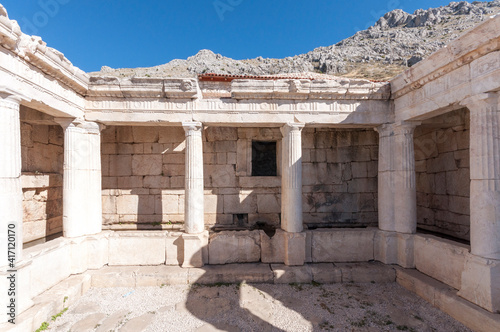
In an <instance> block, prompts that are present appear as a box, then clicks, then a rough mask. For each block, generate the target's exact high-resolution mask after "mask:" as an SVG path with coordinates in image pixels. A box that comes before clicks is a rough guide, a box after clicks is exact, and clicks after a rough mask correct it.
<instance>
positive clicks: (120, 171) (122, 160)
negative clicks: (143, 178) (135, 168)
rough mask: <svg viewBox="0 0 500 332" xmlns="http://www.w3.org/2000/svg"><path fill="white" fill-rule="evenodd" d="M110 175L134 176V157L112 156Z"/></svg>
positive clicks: (110, 158) (110, 159) (110, 157)
mask: <svg viewBox="0 0 500 332" xmlns="http://www.w3.org/2000/svg"><path fill="white" fill-rule="evenodd" d="M109 173H110V174H111V175H112V176H130V175H132V156H131V155H110V156H109Z"/></svg>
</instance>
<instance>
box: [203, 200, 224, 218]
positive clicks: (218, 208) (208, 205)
mask: <svg viewBox="0 0 500 332" xmlns="http://www.w3.org/2000/svg"><path fill="white" fill-rule="evenodd" d="M203 204H204V205H205V208H204V212H205V213H223V212H224V195H206V194H205V196H204V198H203ZM205 221H206V220H205Z"/></svg>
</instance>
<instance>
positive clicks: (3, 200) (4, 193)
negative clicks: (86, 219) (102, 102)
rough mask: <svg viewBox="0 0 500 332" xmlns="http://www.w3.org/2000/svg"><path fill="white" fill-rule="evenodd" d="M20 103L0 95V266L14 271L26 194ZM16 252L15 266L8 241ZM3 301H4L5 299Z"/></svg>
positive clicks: (21, 245)
mask: <svg viewBox="0 0 500 332" xmlns="http://www.w3.org/2000/svg"><path fill="white" fill-rule="evenodd" d="M20 102H21V100H20V99H19V98H17V97H16V96H14V95H7V94H2V93H0V148H1V149H2V153H0V227H1V229H0V234H1V235H2V238H1V239H0V242H1V246H2V247H1V250H2V255H3V256H2V261H1V262H0V266H1V267H3V266H8V267H9V268H11V269H12V268H13V267H14V266H16V263H17V262H19V261H20V260H21V258H22V249H23V208H22V202H23V196H22V195H23V193H22V187H21V165H22V164H21V122H20V120H19V107H20ZM9 238H10V239H11V240H14V241H12V242H11V241H9V242H11V243H12V245H14V244H15V249H13V248H12V247H10V249H9V250H11V251H13V252H14V253H15V261H14V262H13V263H14V266H9V263H12V261H8V260H7V258H8V257H7V253H8V251H7V250H8V249H7V240H8V239H9ZM2 298H3V297H2Z"/></svg>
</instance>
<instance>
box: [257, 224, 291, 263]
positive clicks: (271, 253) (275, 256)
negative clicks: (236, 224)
mask: <svg viewBox="0 0 500 332" xmlns="http://www.w3.org/2000/svg"><path fill="white" fill-rule="evenodd" d="M260 243H261V261H262V263H284V262H285V237H284V232H283V231H282V230H281V229H277V230H276V233H275V234H274V236H273V237H269V236H267V234H266V233H265V232H264V231H260Z"/></svg>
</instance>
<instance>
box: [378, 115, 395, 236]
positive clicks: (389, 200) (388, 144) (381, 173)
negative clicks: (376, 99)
mask: <svg viewBox="0 0 500 332" xmlns="http://www.w3.org/2000/svg"><path fill="white" fill-rule="evenodd" d="M376 131H377V132H378V133H379V149H378V225H379V229H381V230H384V231H395V230H396V225H395V219H394V169H395V168H394V144H395V142H394V128H393V125H391V124H384V125H381V126H379V127H377V128H376Z"/></svg>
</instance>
